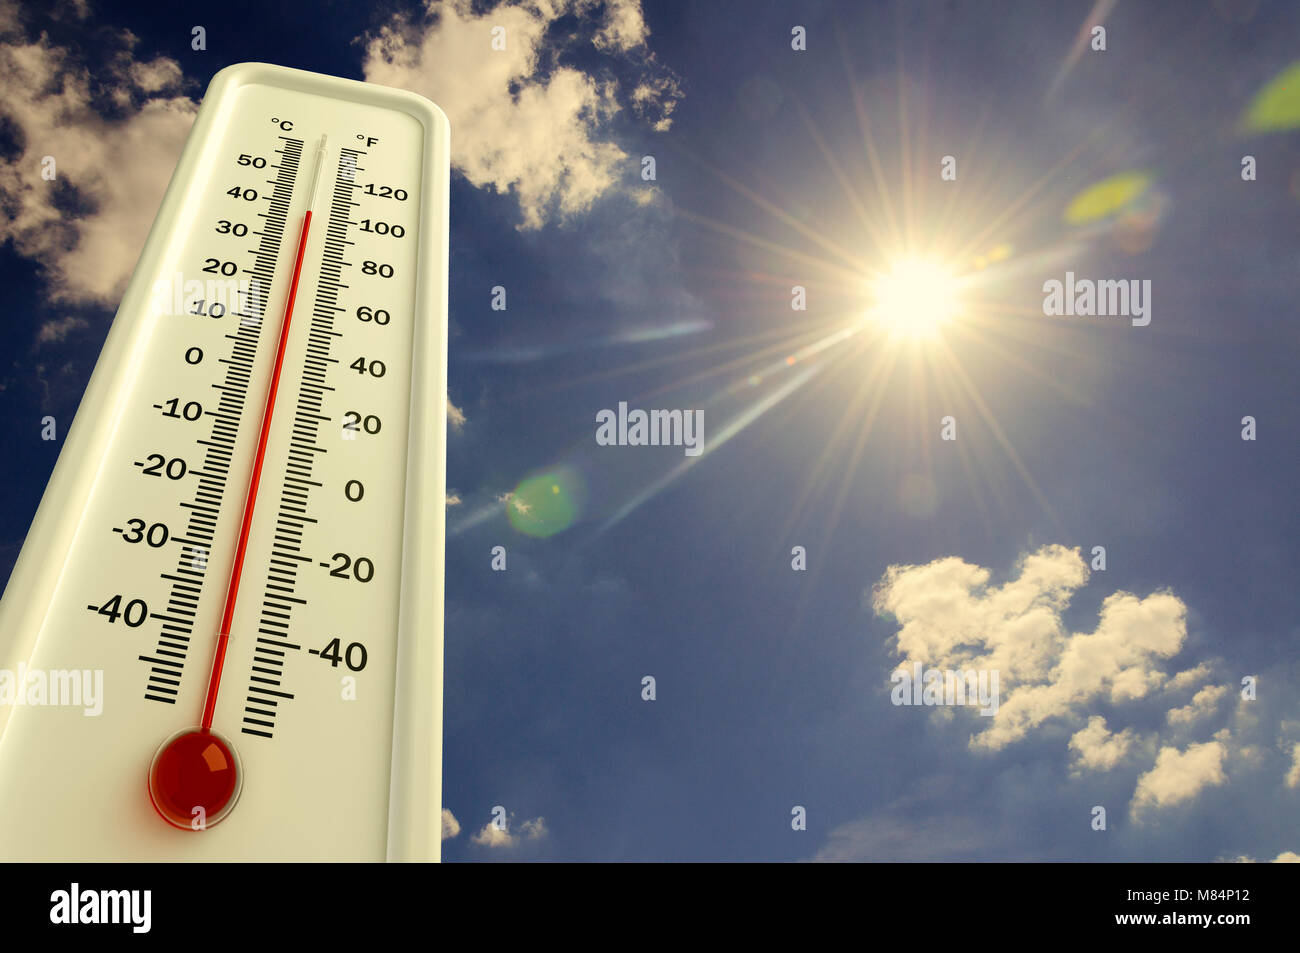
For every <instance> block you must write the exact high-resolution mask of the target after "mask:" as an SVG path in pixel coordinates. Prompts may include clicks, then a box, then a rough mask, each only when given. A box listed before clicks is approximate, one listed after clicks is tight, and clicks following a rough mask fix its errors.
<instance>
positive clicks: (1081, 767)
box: [1070, 715, 1137, 772]
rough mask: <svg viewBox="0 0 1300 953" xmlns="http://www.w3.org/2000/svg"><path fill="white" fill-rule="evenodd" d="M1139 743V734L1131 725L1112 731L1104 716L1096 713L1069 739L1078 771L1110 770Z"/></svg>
mask: <svg viewBox="0 0 1300 953" xmlns="http://www.w3.org/2000/svg"><path fill="white" fill-rule="evenodd" d="M1136 742H1137V735H1136V734H1134V732H1133V729H1132V728H1125V729H1124V730H1123V731H1120V732H1112V731H1110V730H1109V729H1108V728H1107V727H1106V719H1105V718H1103V717H1101V716H1100V715H1093V716H1092V717H1091V718H1089V719H1088V724H1087V726H1086V727H1084V728H1080V729H1079V730H1078V731H1076V732H1075V733H1074V735H1073V737H1071V738H1070V750H1071V751H1073V752H1074V765H1073V767H1074V769H1075V771H1076V772H1082V771H1109V770H1110V769H1111V768H1113V767H1115V766H1116V765H1117V764H1119V763H1120V762H1121V761H1123V760H1124V758H1126V757H1127V756H1128V754H1129V752H1130V751H1132V750H1133V746H1134V744H1135V743H1136Z"/></svg>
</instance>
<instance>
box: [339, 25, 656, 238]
mask: <svg viewBox="0 0 1300 953" xmlns="http://www.w3.org/2000/svg"><path fill="white" fill-rule="evenodd" d="M426 13H427V15H428V17H429V18H431V19H430V22H428V23H416V22H414V21H413V20H411V19H409V18H407V17H404V16H402V15H398V16H396V17H394V18H393V19H392V20H391V21H390V22H389V23H388V24H387V25H385V26H384V27H383V28H382V29H380V30H379V31H378V33H377V34H375V35H374V36H372V37H370V38H369V40H368V43H367V46H366V59H365V64H364V70H365V77H366V79H367V81H369V82H372V83H380V84H383V85H386V86H397V87H401V88H404V89H411V90H414V91H416V92H418V93H422V94H424V95H426V96H428V97H429V98H430V99H432V100H433V101H434V102H436V103H437V104H438V105H439V106H441V107H442V109H443V110H444V111H445V112H446V113H447V116H448V118H449V119H450V120H451V125H452V137H451V143H452V163H453V165H454V166H455V168H456V169H457V170H458V171H459V172H460V173H461V174H463V175H464V176H465V177H466V178H467V179H468V180H469V181H470V182H471V183H472V184H473V185H475V186H477V187H479V188H492V189H495V190H496V191H498V192H502V193H506V192H511V193H513V194H514V195H515V197H516V198H517V199H518V201H519V206H520V209H521V211H522V212H523V223H522V224H523V227H525V228H538V227H540V226H541V225H542V224H544V223H545V222H546V221H547V220H548V219H549V218H551V217H552V216H553V215H558V216H559V217H560V218H564V217H566V216H569V215H572V214H575V213H578V212H582V211H585V210H586V209H588V208H589V207H590V206H591V205H592V203H593V202H594V201H595V200H596V199H597V198H599V197H600V196H602V195H604V194H605V193H606V192H608V191H610V190H611V189H613V188H614V187H615V186H616V185H617V184H618V183H619V182H620V181H627V180H629V179H630V178H631V177H632V176H633V175H634V174H635V171H636V169H635V168H634V165H633V162H632V160H631V158H630V157H629V156H628V155H627V153H626V152H624V150H623V149H622V148H621V147H620V146H618V145H617V144H616V143H614V142H613V141H611V140H610V139H608V138H605V134H604V127H605V125H606V123H607V122H608V120H610V119H611V118H612V117H613V116H614V115H615V114H616V113H618V112H619V111H620V109H621V108H622V106H621V105H620V102H619V93H620V88H619V84H618V82H617V81H616V80H615V79H613V78H612V77H610V76H609V75H606V74H602V75H601V76H594V75H590V74H588V73H585V72H583V71H582V70H579V69H576V68H574V67H572V66H568V65H558V64H557V63H556V62H555V61H554V57H555V50H554V49H553V48H552V47H551V46H548V45H546V44H544V43H543V41H544V40H545V39H546V37H547V33H548V31H549V30H550V28H551V26H552V25H553V24H554V23H555V22H556V21H557V20H558V19H560V18H561V17H563V16H566V15H570V14H577V15H579V16H582V17H586V18H591V17H592V16H595V17H598V19H597V20H596V25H595V28H594V34H593V35H592V37H591V42H592V43H593V45H594V46H595V47H596V48H597V49H598V50H600V51H601V52H603V53H606V54H608V55H613V56H618V57H621V58H622V59H623V60H625V61H627V62H631V63H633V64H634V65H636V66H638V67H639V69H640V70H641V71H642V73H643V75H644V76H645V78H644V79H643V80H641V81H640V84H639V85H638V86H637V88H636V90H635V91H634V92H633V94H631V95H630V96H629V101H630V103H631V105H632V108H633V110H634V111H635V112H636V113H637V114H638V115H640V116H643V117H644V118H646V119H647V120H648V121H649V122H650V123H651V125H653V126H654V127H655V128H658V129H664V128H667V123H668V116H669V114H670V113H671V111H672V107H673V105H674V104H675V102H676V100H677V98H678V97H679V96H680V92H679V89H678V86H677V82H676V80H675V79H674V78H673V77H672V76H671V75H670V74H668V73H667V72H666V71H665V70H663V69H662V68H660V67H659V66H658V65H657V64H656V63H655V61H654V57H653V55H652V54H651V53H649V51H648V50H647V49H646V47H645V43H646V38H647V36H648V31H647V29H646V25H645V19H644V17H643V16H642V14H641V5H640V0H606V2H604V3H600V2H598V0H527V2H523V3H512V4H500V5H498V6H496V7H495V8H493V9H491V10H486V11H483V10H476V9H475V7H474V4H473V3H471V0H447V2H445V3H442V4H437V5H435V4H433V3H432V2H431V0H426ZM495 28H502V29H504V31H505V32H504V42H505V49H504V50H498V49H494V48H493V38H494V35H493V32H492V31H493V30H494V29H495ZM498 38H500V34H498Z"/></svg>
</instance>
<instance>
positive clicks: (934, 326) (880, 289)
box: [867, 258, 960, 338]
mask: <svg viewBox="0 0 1300 953" xmlns="http://www.w3.org/2000/svg"><path fill="white" fill-rule="evenodd" d="M870 292H871V295H872V299H873V300H872V304H871V306H870V309H869V310H868V312H867V318H868V320H870V321H872V322H874V323H876V324H878V325H880V326H882V327H883V328H884V329H885V330H886V331H887V332H888V333H889V334H890V335H891V336H897V337H905V338H929V337H934V336H935V335H936V334H938V333H939V330H940V328H942V327H943V326H944V325H945V324H947V323H948V322H949V321H951V320H952V319H953V317H955V316H956V314H957V312H958V310H959V305H960V302H959V301H958V296H957V281H956V279H955V278H954V277H953V275H952V273H951V272H950V271H948V269H946V268H944V267H943V266H942V265H940V264H938V263H937V262H934V261H929V260H926V259H922V258H908V259H904V260H902V261H898V262H895V263H894V265H893V267H892V268H891V269H890V270H889V272H888V273H887V274H884V275H881V276H880V277H879V278H877V279H875V280H874V281H873V282H872V283H871V287H870Z"/></svg>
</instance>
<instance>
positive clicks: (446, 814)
mask: <svg viewBox="0 0 1300 953" xmlns="http://www.w3.org/2000/svg"><path fill="white" fill-rule="evenodd" d="M459 833H460V821H458V820H456V815H455V814H453V813H451V811H449V810H447V809H446V808H445V807H444V808H443V809H442V839H443V840H450V839H451V838H453V837H455V836H457V835H458V834H459Z"/></svg>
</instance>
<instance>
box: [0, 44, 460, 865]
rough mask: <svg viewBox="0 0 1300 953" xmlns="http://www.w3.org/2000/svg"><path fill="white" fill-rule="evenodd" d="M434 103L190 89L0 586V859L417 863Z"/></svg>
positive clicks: (368, 90)
mask: <svg viewBox="0 0 1300 953" xmlns="http://www.w3.org/2000/svg"><path fill="white" fill-rule="evenodd" d="M448 147H449V127H448V123H447V120H446V117H445V116H444V115H443V113H442V112H441V111H440V110H439V109H438V108H437V107H436V106H434V105H433V104H432V103H430V102H429V101H428V100H426V99H424V98H423V97H421V96H418V95H416V94H414V93H410V92H404V91H400V90H395V89H388V88H385V87H382V86H373V85H369V84H366V83H361V82H356V81H352V80H344V79H337V78H334V77H329V76H321V75H318V74H315V73H308V72H302V71H300V70H292V69H285V68H282V67H276V66H269V65H265V64H260V63H245V64H239V65H236V66H231V67H229V68H227V69H224V70H222V71H221V72H220V73H218V74H217V75H216V77H215V78H214V79H213V81H212V84H211V85H210V86H209V87H208V92H207V96H206V97H205V99H204V101H203V105H202V108H201V109H200V110H199V113H198V117H197V119H196V121H195V124H194V128H193V130H192V131H191V133H190V136H189V140H188V141H187V143H186V145H185V149H184V152H183V153H182V155H181V159H180V164H179V165H178V166H177V168H176V172H175V174H174V175H173V176H172V180H171V184H170V185H169V186H168V188H167V193H166V196H165V197H164V199H163V203H162V207H161V209H160V210H159V212H158V217H157V219H156V221H155V222H154V225H153V228H152V230H151V231H150V233H149V238H148V241H147V242H146V243H145V247H144V251H143V253H142V255H141V257H140V261H139V263H138V264H137V265H136V268H135V273H134V275H133V276H132V278H131V282H130V284H129V286H128V287H127V291H126V295H125V297H124V298H123V300H122V304H121V307H120V309H119V310H118V313H117V317H116V319H115V320H114V322H113V325H112V328H111V330H110V332H109V334H108V338H107V341H106V342H105V344H104V349H103V352H102V353H101V354H100V357H99V361H98V363H97V364H96V365H95V370H94V373H93V374H92V376H91V378H90V383H89V385H88V386H87V389H86V393H85V396H84V398H83V399H82V402H81V406H80V408H79V410H78V412H77V415H76V419H75V421H74V422H73V425H72V427H71V429H70V431H69V433H68V436H67V443H66V446H64V448H63V450H62V453H61V454H60V457H59V460H58V463H57V465H56V466H55V469H54V472H53V475H52V476H51V478H50V481H49V484H48V486H47V487H46V490H45V495H44V497H43V498H42V500H41V505H40V509H39V510H38V512H37V514H36V518H35V519H34V520H33V522H32V525H31V529H30V530H29V532H28V534H27V539H26V542H25V544H24V546H23V550H22V553H21V555H20V557H19V559H18V562H17V565H16V566H15V568H14V571H13V575H12V576H11V578H10V580H9V584H8V587H7V588H6V590H5V594H4V599H3V602H0V679H3V678H4V677H5V676H4V674H3V673H5V672H7V673H8V679H9V681H8V689H9V690H8V692H3V691H0V696H3V699H4V701H5V702H6V704H3V705H0V860H6V861H11V860H34V861H48V860H63V861H110V860H118V861H178V860H182V861H233V860H265V861H280V860H283V861H297V860H358V861H361V860H370V861H375V860H384V859H388V860H437V859H438V857H439V850H440V840H441V814H442V810H441V808H442V804H441V761H442V600H443V542H444V540H443V524H444V506H445V502H444V493H445V451H446V403H445V401H446V342H447V201H448V178H449V168H450V166H449V151H448Z"/></svg>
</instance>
